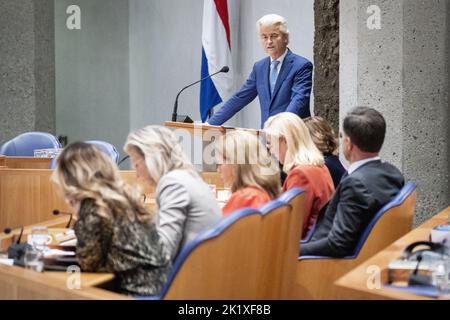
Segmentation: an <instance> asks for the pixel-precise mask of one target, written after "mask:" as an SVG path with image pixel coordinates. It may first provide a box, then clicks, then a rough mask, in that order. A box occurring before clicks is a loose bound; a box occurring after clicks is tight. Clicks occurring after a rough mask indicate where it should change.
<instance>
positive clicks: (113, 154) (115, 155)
mask: <svg viewBox="0 0 450 320" xmlns="http://www.w3.org/2000/svg"><path fill="white" fill-rule="evenodd" d="M85 142H86V143H90V144H93V145H95V146H96V147H98V148H99V149H100V150H101V151H103V152H104V153H106V154H107V155H108V156H109V157H110V158H111V159H112V160H113V161H114V162H115V163H118V162H119V157H120V155H119V152H117V149H116V147H114V146H113V145H112V144H111V143H109V142H105V141H99V140H89V141H85ZM57 161H58V157H55V158H53V160H52V162H50V165H49V169H55V168H56V162H57Z"/></svg>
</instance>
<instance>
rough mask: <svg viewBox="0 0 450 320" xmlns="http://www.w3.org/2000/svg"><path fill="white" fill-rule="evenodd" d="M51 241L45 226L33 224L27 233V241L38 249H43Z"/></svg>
mask: <svg viewBox="0 0 450 320" xmlns="http://www.w3.org/2000/svg"><path fill="white" fill-rule="evenodd" d="M51 242H52V236H51V235H49V234H48V228H47V227H45V226H35V227H33V228H32V229H31V233H30V234H29V235H28V243H29V244H30V245H31V246H33V248H35V249H36V250H38V251H44V250H45V249H46V248H47V245H48V244H50V243H51Z"/></svg>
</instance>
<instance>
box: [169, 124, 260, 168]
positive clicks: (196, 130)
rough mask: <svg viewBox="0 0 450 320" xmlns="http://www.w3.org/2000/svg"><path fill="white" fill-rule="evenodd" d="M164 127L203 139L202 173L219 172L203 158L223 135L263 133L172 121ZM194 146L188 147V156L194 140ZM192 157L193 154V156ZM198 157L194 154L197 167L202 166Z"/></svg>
mask: <svg viewBox="0 0 450 320" xmlns="http://www.w3.org/2000/svg"><path fill="white" fill-rule="evenodd" d="M164 125H165V126H166V127H167V128H170V129H173V130H177V131H178V132H181V133H182V132H183V131H184V132H187V133H189V134H190V135H192V137H193V139H195V137H201V141H202V148H201V152H202V157H201V158H202V163H201V171H202V172H205V173H206V172H217V166H216V165H215V164H212V163H206V162H205V161H204V158H203V151H204V150H205V148H207V147H208V146H209V145H210V144H211V143H213V142H214V141H215V139H217V138H218V137H220V136H221V135H224V134H226V133H227V132H229V131H232V130H243V131H247V132H250V133H253V134H256V135H257V136H260V135H261V131H259V130H255V129H246V128H245V129H244V128H233V127H226V126H211V125H207V124H202V123H184V122H172V121H166V122H165V123H164ZM191 142H192V144H191V145H190V146H188V147H189V148H190V150H185V152H186V153H187V154H189V153H190V152H189V151H191V150H192V145H194V140H191ZM195 151H196V150H195V145H194V153H195ZM191 156H192V154H191ZM197 157H198V153H197V154H194V155H193V156H192V157H191V160H193V161H192V163H193V164H196V165H200V163H198V161H195V160H196V159H197Z"/></svg>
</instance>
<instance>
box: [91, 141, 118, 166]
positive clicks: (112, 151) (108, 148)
mask: <svg viewBox="0 0 450 320" xmlns="http://www.w3.org/2000/svg"><path fill="white" fill-rule="evenodd" d="M85 142H86V143H90V144H93V145H94V146H96V147H98V148H99V149H100V150H102V151H103V152H104V153H106V154H107V155H108V156H109V157H110V158H111V159H113V160H114V162H115V163H118V162H119V157H120V155H119V152H117V149H116V147H114V146H113V145H112V144H111V143H109V142H105V141H99V140H89V141H85Z"/></svg>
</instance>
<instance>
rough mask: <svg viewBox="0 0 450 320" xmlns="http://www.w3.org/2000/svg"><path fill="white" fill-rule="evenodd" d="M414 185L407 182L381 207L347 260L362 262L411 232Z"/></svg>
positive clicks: (414, 199) (414, 195)
mask: <svg viewBox="0 0 450 320" xmlns="http://www.w3.org/2000/svg"><path fill="white" fill-rule="evenodd" d="M416 188H417V186H416V184H415V183H413V182H408V183H407V184H405V186H404V187H403V188H402V189H401V190H400V192H399V193H398V194H397V195H396V196H395V198H394V199H392V200H391V201H390V202H388V203H387V204H386V205H385V206H383V207H382V208H381V209H380V210H379V211H378V212H377V214H376V215H375V217H374V218H373V219H372V221H371V222H370V223H369V225H368V226H367V227H366V228H365V229H364V232H363V233H362V235H361V237H360V239H359V241H358V245H357V246H356V249H355V252H354V254H353V255H352V256H350V257H348V258H351V259H353V258H358V260H361V262H363V261H364V260H367V259H368V258H370V257H372V256H373V255H374V254H375V253H377V252H379V251H380V250H382V249H384V248H386V247H387V246H388V245H390V244H391V243H393V242H394V241H396V240H397V239H399V238H401V237H402V236H404V235H405V234H406V233H408V232H409V231H411V229H412V225H413V220H414V212H415V207H416Z"/></svg>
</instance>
